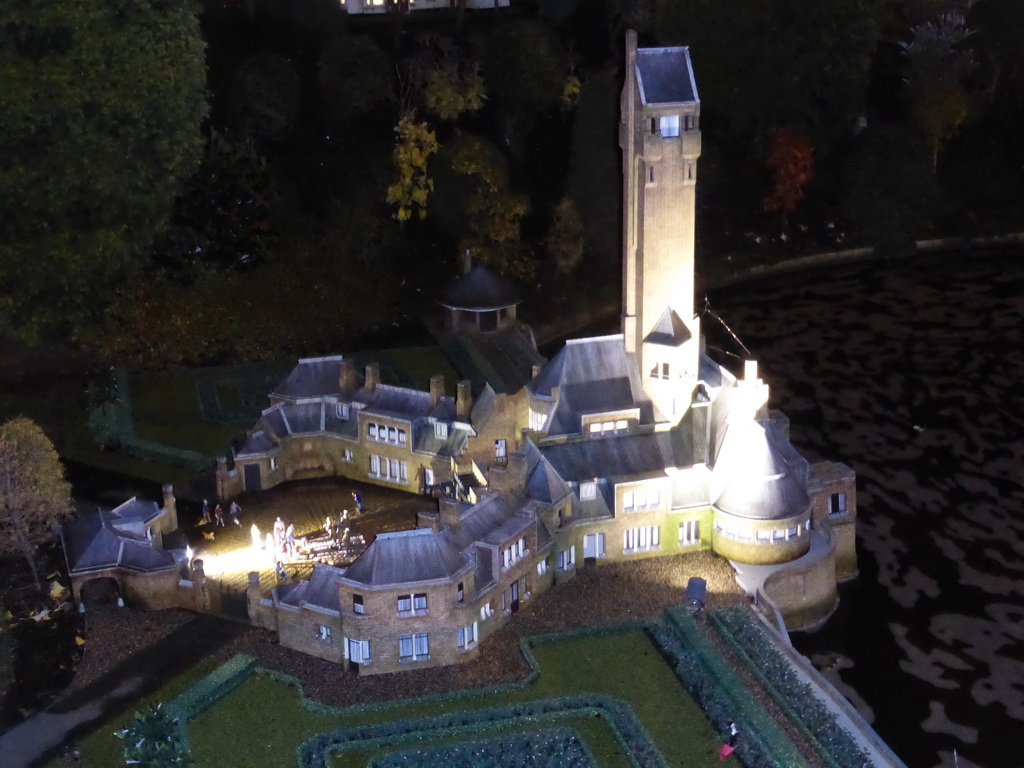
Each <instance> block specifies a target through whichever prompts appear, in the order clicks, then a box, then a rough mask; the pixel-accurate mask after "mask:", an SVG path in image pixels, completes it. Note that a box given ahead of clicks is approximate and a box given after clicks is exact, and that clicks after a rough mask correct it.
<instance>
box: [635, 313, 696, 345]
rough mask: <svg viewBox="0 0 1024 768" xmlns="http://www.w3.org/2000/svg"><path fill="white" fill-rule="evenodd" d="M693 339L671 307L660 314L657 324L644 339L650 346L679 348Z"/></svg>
mask: <svg viewBox="0 0 1024 768" xmlns="http://www.w3.org/2000/svg"><path fill="white" fill-rule="evenodd" d="M692 338H693V334H692V333H690V329H689V328H687V327H686V323H684V322H683V319H682V318H681V317H679V315H677V314H676V313H675V310H673V309H672V308H671V307H669V308H667V309H666V310H665V311H664V312H662V313H661V317H660V318H658V322H656V323H655V324H654V328H652V329H651V332H650V333H648V334H647V337H646V338H645V339H644V341H645V342H648V343H650V344H661V345H662V346H665V347H679V346H682V345H683V344H685V343H686V342H688V341H689V340H690V339H692Z"/></svg>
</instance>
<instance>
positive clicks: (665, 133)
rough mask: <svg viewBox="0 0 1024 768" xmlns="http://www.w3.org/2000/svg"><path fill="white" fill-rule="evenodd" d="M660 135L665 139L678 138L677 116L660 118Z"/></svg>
mask: <svg viewBox="0 0 1024 768" xmlns="http://www.w3.org/2000/svg"><path fill="white" fill-rule="evenodd" d="M661 135H662V137H664V138H666V139H673V138H676V137H678V136H679V115H662V116H661Z"/></svg>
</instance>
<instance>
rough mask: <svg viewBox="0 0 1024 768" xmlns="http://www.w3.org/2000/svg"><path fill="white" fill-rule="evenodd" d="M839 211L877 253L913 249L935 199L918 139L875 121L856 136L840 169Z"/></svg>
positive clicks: (933, 209)
mask: <svg viewBox="0 0 1024 768" xmlns="http://www.w3.org/2000/svg"><path fill="white" fill-rule="evenodd" d="M843 190H844V196H845V199H844V201H843V202H844V210H845V212H846V214H847V215H848V216H850V217H851V218H852V219H853V220H854V222H855V223H856V224H858V225H859V226H860V227H861V228H862V229H863V230H864V232H865V234H866V235H867V237H868V241H869V242H870V243H871V245H873V246H874V247H875V249H876V250H877V251H878V252H879V253H880V254H882V255H885V256H890V255H902V254H905V253H912V252H913V250H914V240H915V239H916V238H917V237H919V236H921V235H922V234H924V229H925V227H926V226H927V225H928V223H929V221H930V219H931V217H932V215H934V213H935V212H936V210H937V207H938V203H939V196H938V189H937V187H936V183H935V177H934V175H933V174H932V173H930V169H929V165H928V153H927V150H926V149H925V148H924V147H923V146H922V142H921V139H920V138H919V137H918V136H917V135H916V134H915V133H914V132H913V130H911V129H910V128H907V127H904V126H902V125H885V124H880V123H875V124H874V125H872V127H871V128H869V129H868V130H867V131H865V132H864V134H863V135H861V136H860V137H859V138H858V139H857V146H856V147H855V148H854V151H853V152H852V153H851V154H850V156H849V157H848V158H847V165H846V168H845V171H844V174H843Z"/></svg>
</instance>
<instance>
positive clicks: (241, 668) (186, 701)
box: [167, 653, 257, 723]
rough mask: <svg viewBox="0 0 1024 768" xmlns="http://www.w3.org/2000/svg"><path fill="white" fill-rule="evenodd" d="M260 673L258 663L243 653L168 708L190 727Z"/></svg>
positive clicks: (198, 683)
mask: <svg viewBox="0 0 1024 768" xmlns="http://www.w3.org/2000/svg"><path fill="white" fill-rule="evenodd" d="M256 669H257V666H256V659H254V658H253V657H252V656H249V655H248V654H245V653H240V654H238V655H237V656H234V657H233V658H232V659H231V660H230V661H228V662H226V663H224V664H222V665H221V666H219V667H217V669H215V670H214V671H213V672H211V673H210V674H208V675H207V676H206V677H204V678H203V679H202V680H200V681H199V682H197V683H195V684H194V685H193V686H192V687H191V688H189V689H188V690H187V691H185V692H184V693H182V694H181V695H180V696H177V697H175V698H174V699H173V700H172V701H171V702H170V703H169V704H168V705H167V708H168V710H169V711H170V713H171V714H172V715H173V716H174V717H176V718H178V719H179V720H180V721H181V722H182V723H186V722H188V721H189V720H192V719H194V718H195V717H196V716H198V715H199V714H200V713H202V712H205V711H206V710H207V709H209V708H210V707H212V706H213V705H214V704H216V703H217V702H218V701H220V700H221V699H223V698H224V697H225V696H227V695H228V694H229V693H231V692H232V691H233V690H235V689H236V688H237V687H238V686H240V685H241V684H242V683H244V682H245V681H246V680H248V679H249V677H250V676H251V675H252V674H253V673H254V672H255V671H256Z"/></svg>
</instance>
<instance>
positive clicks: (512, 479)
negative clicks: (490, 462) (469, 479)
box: [487, 453, 526, 493]
mask: <svg viewBox="0 0 1024 768" xmlns="http://www.w3.org/2000/svg"><path fill="white" fill-rule="evenodd" d="M487 485H488V487H489V488H490V489H491V490H495V491H498V492H499V493H522V490H523V488H524V487H525V486H526V455H525V454H522V453H510V454H509V455H508V464H506V465H505V466H504V467H500V466H494V467H491V469H490V471H489V472H488V473H487Z"/></svg>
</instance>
